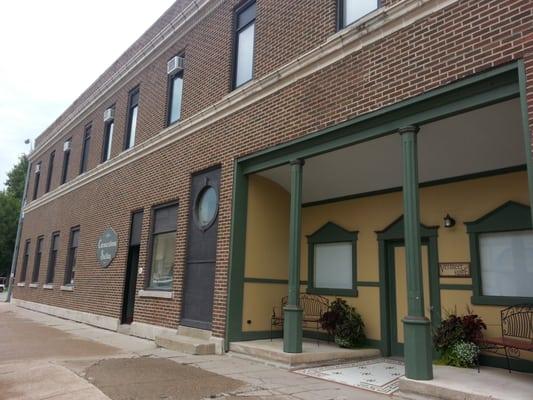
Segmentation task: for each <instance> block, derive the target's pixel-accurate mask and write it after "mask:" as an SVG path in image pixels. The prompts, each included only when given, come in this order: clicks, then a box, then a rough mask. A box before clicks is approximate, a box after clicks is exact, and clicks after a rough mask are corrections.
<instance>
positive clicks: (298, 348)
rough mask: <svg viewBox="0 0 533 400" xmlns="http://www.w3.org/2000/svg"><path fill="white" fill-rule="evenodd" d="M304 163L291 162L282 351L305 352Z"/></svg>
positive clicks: (301, 161) (299, 161)
mask: <svg viewBox="0 0 533 400" xmlns="http://www.w3.org/2000/svg"><path fill="white" fill-rule="evenodd" d="M303 166H304V161H303V160H294V161H292V162H291V210H290V212H291V214H290V228H289V297H288V301H287V306H286V307H285V308H284V313H285V319H284V325H283V351H284V352H286V353H301V352H302V309H301V308H300V304H299V302H298V298H299V295H300V239H301V237H300V236H301V230H302V226H301V225H302V172H303Z"/></svg>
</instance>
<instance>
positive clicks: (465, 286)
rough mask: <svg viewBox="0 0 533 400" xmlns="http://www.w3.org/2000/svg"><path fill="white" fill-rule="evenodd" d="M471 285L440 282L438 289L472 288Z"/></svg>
mask: <svg viewBox="0 0 533 400" xmlns="http://www.w3.org/2000/svg"><path fill="white" fill-rule="evenodd" d="M473 288H474V286H473V285H461V284H447V283H441V284H440V290H472V289H473Z"/></svg>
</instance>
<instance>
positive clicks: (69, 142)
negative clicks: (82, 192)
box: [61, 139, 72, 185]
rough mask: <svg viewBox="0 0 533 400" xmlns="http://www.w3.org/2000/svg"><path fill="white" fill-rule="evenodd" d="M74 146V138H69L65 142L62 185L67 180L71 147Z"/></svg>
mask: <svg viewBox="0 0 533 400" xmlns="http://www.w3.org/2000/svg"><path fill="white" fill-rule="evenodd" d="M71 146H72V139H67V140H65V142H64V143H63V167H62V168H61V185H62V184H64V183H65V182H66V181H67V177H68V166H69V163H70V148H71Z"/></svg>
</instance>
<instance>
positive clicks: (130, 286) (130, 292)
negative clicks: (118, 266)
mask: <svg viewBox="0 0 533 400" xmlns="http://www.w3.org/2000/svg"><path fill="white" fill-rule="evenodd" d="M142 221H143V212H142V211H138V212H135V213H133V214H132V217H131V228H130V244H129V247H128V261H127V265H126V277H125V283H124V296H123V301H122V316H121V322H122V323H123V324H131V323H132V321H133V311H134V307H135V289H136V287H137V271H138V269H139V253H140V248H141V230H142Z"/></svg>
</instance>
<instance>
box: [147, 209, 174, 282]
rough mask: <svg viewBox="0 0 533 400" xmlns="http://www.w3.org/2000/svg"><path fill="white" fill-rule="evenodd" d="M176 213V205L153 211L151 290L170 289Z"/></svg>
mask: <svg viewBox="0 0 533 400" xmlns="http://www.w3.org/2000/svg"><path fill="white" fill-rule="evenodd" d="M177 212H178V206H177V204H172V205H170V206H164V207H159V208H157V209H155V210H154V214H153V217H154V222H153V228H152V262H151V268H150V282H149V287H150V288H151V289H161V290H170V289H172V275H173V269H174V254H175V249H176V220H177Z"/></svg>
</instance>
